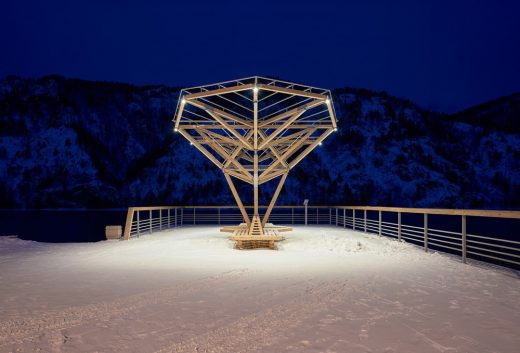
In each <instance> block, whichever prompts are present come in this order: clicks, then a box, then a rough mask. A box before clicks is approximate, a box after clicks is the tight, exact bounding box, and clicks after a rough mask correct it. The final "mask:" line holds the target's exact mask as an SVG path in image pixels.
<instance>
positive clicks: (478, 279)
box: [0, 226, 520, 353]
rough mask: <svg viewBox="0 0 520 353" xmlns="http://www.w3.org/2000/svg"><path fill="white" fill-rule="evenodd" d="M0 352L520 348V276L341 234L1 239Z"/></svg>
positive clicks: (299, 230)
mask: <svg viewBox="0 0 520 353" xmlns="http://www.w3.org/2000/svg"><path fill="white" fill-rule="evenodd" d="M0 288H1V289H0V352H11V351H13V352H15V351H16V352H36V351H43V352H94V351H98V352H140V353H142V352H222V353H230V352H276V353H279V352H396V353H397V352H399V353H402V352H414V353H416V352H421V353H422V352H511V353H513V352H514V353H516V352H518V347H520V280H519V279H518V278H517V277H516V275H515V274H514V273H513V272H507V271H502V270H498V269H492V268H484V267H479V266H473V265H464V264H462V263H460V262H459V260H458V259H455V258H450V257H449V256H447V255H441V254H436V253H424V252H423V251H422V250H421V249H419V248H417V247H414V246H412V245H409V244H405V243H398V242H396V241H393V240H390V239H386V238H378V237H377V236H373V235H365V234H363V233H359V232H353V231H350V230H344V229H341V228H337V227H312V226H310V227H294V231H293V232H290V233H287V234H286V240H285V241H283V242H281V243H280V244H279V251H270V250H252V251H238V250H234V249H233V241H230V240H229V239H228V235H227V234H223V233H220V232H219V227H217V226H214V227H193V228H190V227H184V228H179V229H175V230H173V231H168V232H162V233H156V234H152V235H148V236H144V237H141V238H139V239H134V240H131V241H115V242H114V241H106V242H100V243H91V244H86V243H84V244H43V243H35V242H29V241H23V240H19V239H17V238H13V237H0Z"/></svg>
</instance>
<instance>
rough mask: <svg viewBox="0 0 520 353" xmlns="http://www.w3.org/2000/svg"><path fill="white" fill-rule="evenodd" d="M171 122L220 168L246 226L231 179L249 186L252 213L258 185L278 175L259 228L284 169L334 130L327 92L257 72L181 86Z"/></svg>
mask: <svg viewBox="0 0 520 353" xmlns="http://www.w3.org/2000/svg"><path fill="white" fill-rule="evenodd" d="M174 122H175V128H174V130H175V132H179V133H180V134H182V135H183V136H184V137H185V138H186V139H187V140H188V141H190V143H191V144H192V145H193V146H195V147H196V148H197V149H199V151H201V152H202V153H203V154H204V155H205V156H206V157H207V158H209V159H210V160H211V161H212V162H213V163H214V164H215V165H216V166H217V167H218V168H219V169H221V170H222V171H223V173H224V177H225V178H226V181H227V182H228V185H229V187H230V189H231V192H232V193H233V196H234V198H235V200H236V202H237V204H238V207H239V208H240V211H241V213H242V216H243V217H244V221H245V222H246V223H247V225H249V224H250V223H251V220H250V218H249V216H248V214H247V213H246V210H245V208H244V206H243V203H242V201H241V199H240V196H239V195H238V193H237V190H236V188H235V185H234V183H233V180H232V177H233V178H237V179H240V180H242V181H245V182H247V183H249V184H251V185H253V192H254V215H253V216H254V217H258V187H259V185H261V184H263V183H265V182H267V181H270V180H273V179H275V178H277V177H280V181H279V183H278V187H277V188H276V191H275V193H274V195H273V197H272V199H271V202H270V203H269V206H268V209H267V211H266V213H265V215H264V218H263V220H262V226H265V223H266V222H267V220H268V219H269V216H270V214H271V211H272V208H273V206H274V204H275V202H276V199H277V198H278V195H279V194H280V191H281V189H282V187H283V184H284V182H285V179H286V178H287V175H288V173H289V171H290V169H292V168H293V167H294V166H296V165H297V164H298V163H299V162H300V161H301V160H302V159H303V158H304V157H305V156H307V155H308V154H309V153H310V152H311V151H312V150H313V149H314V148H316V147H317V146H318V145H320V144H321V142H322V141H323V140H324V139H325V138H326V137H327V136H328V135H330V134H331V133H332V132H333V131H336V129H337V128H336V118H335V113H334V105H333V103H332V96H331V94H330V91H329V90H325V89H320V88H315V87H310V86H305V85H301V84H297V83H291V82H285V81H280V80H275V79H269V78H265V77H258V76H255V77H248V78H244V79H239V80H234V81H227V82H220V83H215V84H211V85H206V86H199V87H193V88H186V89H183V90H182V91H181V93H180V97H179V103H178V106H177V112H176V114H175V119H174Z"/></svg>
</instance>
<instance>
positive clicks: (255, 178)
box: [253, 151, 258, 216]
mask: <svg viewBox="0 0 520 353" xmlns="http://www.w3.org/2000/svg"><path fill="white" fill-rule="evenodd" d="M253 201H254V202H253V205H254V213H253V214H254V215H255V216H258V153H256V151H255V154H254V156H253Z"/></svg>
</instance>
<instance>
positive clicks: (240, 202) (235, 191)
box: [224, 172, 251, 226]
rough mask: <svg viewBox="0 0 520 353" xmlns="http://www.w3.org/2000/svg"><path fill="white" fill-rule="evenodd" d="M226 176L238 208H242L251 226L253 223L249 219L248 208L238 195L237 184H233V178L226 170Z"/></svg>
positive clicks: (245, 219)
mask: <svg viewBox="0 0 520 353" xmlns="http://www.w3.org/2000/svg"><path fill="white" fill-rule="evenodd" d="M224 177H225V178H226V181H227V183H228V185H229V188H230V189H231V192H232V193H233V197H234V198H235V201H236V203H237V205H238V208H239V209H240V213H242V217H243V218H244V222H246V223H247V225H248V226H249V224H250V223H251V220H250V219H249V216H248V215H247V212H246V209H245V208H244V205H243V204H242V200H240V196H238V193H237V189H236V188H235V184H233V180H231V177H230V176H229V174H228V173H226V172H224Z"/></svg>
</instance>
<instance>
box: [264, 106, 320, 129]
mask: <svg viewBox="0 0 520 353" xmlns="http://www.w3.org/2000/svg"><path fill="white" fill-rule="evenodd" d="M323 102H324V101H322V100H315V101H313V102H310V103H307V104H304V105H301V106H299V107H296V108H293V109H291V110H288V111H286V112H283V113H281V114H278V115H275V116H273V117H271V118H269V119H265V120H263V121H262V122H260V128H264V126H266V125H271V124H273V123H275V122H277V121H279V120H282V119H284V118H287V117H288V116H291V115H294V114H296V113H299V112H300V111H301V110H302V109H303V111H304V112H305V111H306V110H309V109H312V108H314V107H317V106H318V105H320V104H323Z"/></svg>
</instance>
